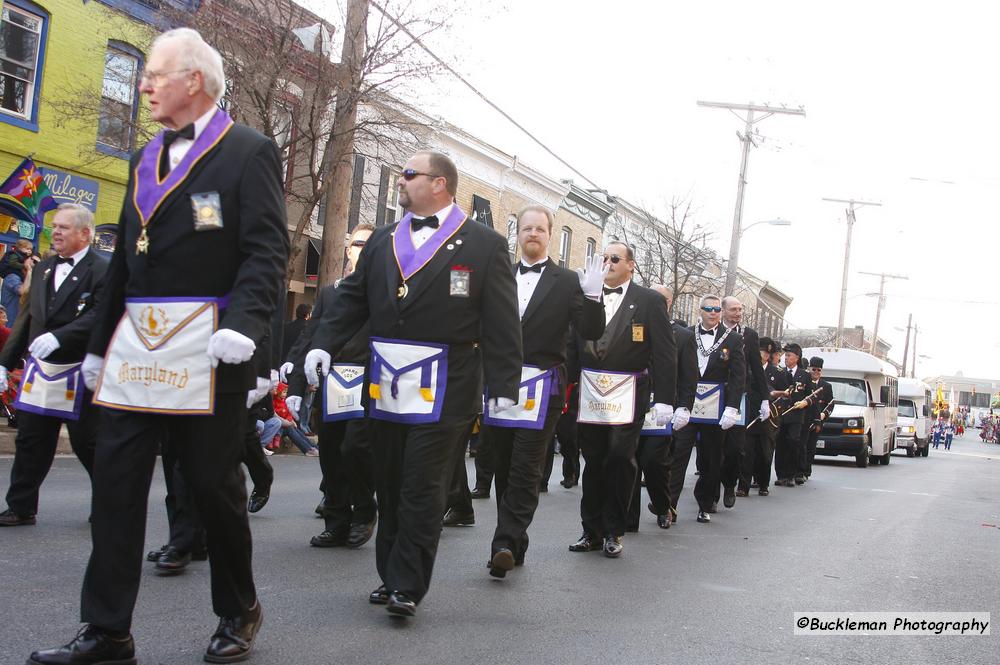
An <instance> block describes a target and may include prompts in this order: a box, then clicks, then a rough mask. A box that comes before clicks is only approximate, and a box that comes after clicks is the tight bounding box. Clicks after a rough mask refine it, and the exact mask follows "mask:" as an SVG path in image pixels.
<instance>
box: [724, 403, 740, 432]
mask: <svg viewBox="0 0 1000 665" xmlns="http://www.w3.org/2000/svg"><path fill="white" fill-rule="evenodd" d="M739 419H740V412H739V411H738V410H737V409H734V408H733V407H731V406H727V407H726V410H725V411H723V412H722V417H721V418H719V425H720V426H721V427H722V429H729V428H730V427H732V426H733V425H735V424H736V421H737V420H739Z"/></svg>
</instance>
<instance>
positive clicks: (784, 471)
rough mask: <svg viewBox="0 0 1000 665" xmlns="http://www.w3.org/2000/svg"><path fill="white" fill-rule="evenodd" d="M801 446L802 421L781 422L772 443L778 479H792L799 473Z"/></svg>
mask: <svg viewBox="0 0 1000 665" xmlns="http://www.w3.org/2000/svg"><path fill="white" fill-rule="evenodd" d="M801 448H802V422H801V421H793V422H782V423H781V428H780V429H779V430H778V438H777V440H776V441H775V444H774V472H775V475H777V476H778V480H792V479H793V478H795V476H797V475H799V461H800V459H801V454H800V452H799V451H800V450H801Z"/></svg>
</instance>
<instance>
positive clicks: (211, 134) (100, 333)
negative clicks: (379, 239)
mask: <svg viewBox="0 0 1000 665" xmlns="http://www.w3.org/2000/svg"><path fill="white" fill-rule="evenodd" d="M224 89H225V73H224V71H223V67H222V58H221V57H220V56H219V54H218V52H217V51H215V50H214V49H213V48H211V47H210V46H209V45H208V44H206V43H205V42H204V41H203V40H202V38H201V36H200V35H198V33H197V32H195V31H194V30H190V29H186V28H181V29H177V30H171V31H169V32H167V33H164V34H163V35H161V36H160V37H158V38H157V39H156V41H155V42H154V43H153V47H152V51H151V53H150V57H149V59H148V60H147V61H146V69H145V70H144V73H143V75H142V77H141V82H140V92H142V93H143V94H145V95H147V96H148V98H149V102H150V116H151V117H152V119H153V120H155V121H156V122H159V123H161V124H163V125H165V126H166V127H167V128H168V131H164V132H161V133H159V134H157V135H156V136H155V137H154V138H153V139H152V140H151V141H150V142H149V143H148V144H147V145H146V146H145V147H144V148H143V149H142V150H140V151H139V152H137V153H136V154H135V155H134V156H133V158H132V160H131V162H130V168H129V179H128V184H127V186H126V195H125V204H124V206H123V209H122V213H121V217H120V220H119V223H118V234H117V243H116V246H115V251H114V254H113V256H112V258H111V263H110V265H109V266H108V270H107V273H106V275H105V282H106V284H105V291H104V294H102V297H101V300H100V301H99V303H98V309H97V317H96V318H95V325H94V327H93V331H92V335H91V338H90V342H89V347H88V354H87V356H86V358H85V359H84V362H83V366H82V369H83V374H84V380H85V381H86V382H87V386H88V387H92V386H97V389H96V390H95V397H94V400H95V403H97V404H102V405H104V406H106V407H108V408H105V409H104V410H103V413H102V422H101V428H100V430H99V433H98V445H97V449H96V453H95V458H94V499H93V525H92V536H93V552H92V554H91V557H90V564H89V565H88V567H87V574H86V577H85V578H84V583H83V593H82V601H81V617H82V619H83V621H84V622H85V623H86V624H88V625H87V626H86V627H85V628H84V630H81V631H80V632H79V633H78V634H77V636H76V637H75V638H74V639H73V640H72V641H71V642H69V644H67V645H65V646H63V647H60V648H57V649H51V650H47V651H41V652H35V653H33V654H32V655H31V658H30V660H29V662H31V663H36V664H39V663H40V664H43V665H44V664H51V663H59V664H61V665H67V664H70V665H73V664H77V663H97V662H105V661H107V662H116V663H134V662H135V655H134V654H135V650H134V649H135V648H134V644H133V640H132V637H131V635H130V630H131V622H132V612H133V608H134V606H135V601H136V597H137V595H138V591H139V580H140V577H141V568H142V558H143V557H142V555H143V540H144V533H145V525H146V499H147V495H148V494H149V486H150V482H151V480H152V474H153V468H154V466H155V463H156V450H157V444H158V443H160V442H162V441H164V440H169V441H171V442H175V443H180V442H183V443H182V444H180V445H179V447H178V449H177V450H178V457H179V463H180V470H181V472H182V473H183V474H184V479H185V480H186V481H187V484H188V487H189V489H190V490H191V493H192V495H193V496H194V499H195V503H196V504H197V506H198V510H199V512H200V514H201V518H202V522H203V523H204V525H205V530H206V534H207V540H208V552H209V560H210V562H211V580H212V606H213V609H214V611H215V613H216V614H217V615H219V617H220V622H219V626H218V629H217V630H216V632H215V634H214V635H212V638H211V640H210V642H209V645H208V649H207V651H206V653H205V655H204V658H205V660H207V661H209V662H233V661H236V660H240V659H243V658H246V657H247V656H248V655H249V652H250V650H251V649H252V647H253V642H254V638H255V637H256V634H257V629H258V628H259V626H260V621H261V616H262V611H261V603H260V601H259V600H258V598H257V593H256V589H255V588H254V582H253V572H252V569H251V549H252V548H251V537H250V526H249V523H248V521H247V513H246V500H247V496H246V488H245V485H244V482H245V481H244V478H243V473H242V471H241V469H240V461H241V459H242V456H243V432H244V427H245V426H246V414H247V405H246V401H247V393H248V391H249V390H250V389H251V388H253V387H254V386H255V380H254V378H255V377H254V373H255V372H254V366H253V364H252V363H251V362H249V361H250V360H251V358H252V356H253V353H254V351H255V349H256V347H257V344H259V343H260V340H261V339H263V337H264V335H265V333H266V332H267V330H268V329H269V326H270V324H271V319H272V317H273V315H274V310H275V305H276V303H277V302H278V279H279V276H280V275H284V274H285V271H286V263H287V257H288V228H287V222H286V215H285V201H284V190H283V187H282V176H281V158H280V156H279V154H278V148H277V146H276V145H275V144H274V142H273V141H270V140H268V139H267V138H265V137H264V136H263V135H261V134H260V133H258V132H256V131H254V130H252V129H250V128H248V127H245V126H242V125H237V124H235V123H233V121H232V120H231V119H230V118H229V116H228V115H227V114H226V113H225V112H224V111H222V110H221V109H219V108H218V107H217V106H216V104H217V102H218V100H219V99H220V98H221V97H222V94H223V92H224ZM192 268H197V269H192ZM168 312H169V313H170V314H169V315H168V314H167V313H168ZM116 329H117V331H118V334H116ZM168 330H169V331H170V332H169V333H166V332H165V331H168ZM163 337H167V339H165V340H164V339H161V338H163ZM112 338H114V339H112ZM150 340H154V342H150ZM149 344H155V348H156V352H155V359H154V358H152V357H150V356H151V355H152V352H151V351H150V350H149V346H148V345H149ZM105 361H106V362H105ZM154 362H155V363H156V365H155V367H156V368H157V369H156V370H155V372H154V370H153V367H154ZM105 364H106V365H107V367H106V371H104V370H105V367H104V366H105ZM213 373H214V376H213ZM143 377H146V378H147V379H149V381H148V385H147V381H144V380H143ZM98 384H99V385H98ZM179 391H180V392H179ZM194 414H200V415H194Z"/></svg>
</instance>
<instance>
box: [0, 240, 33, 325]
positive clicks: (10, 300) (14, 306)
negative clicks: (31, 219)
mask: <svg viewBox="0 0 1000 665" xmlns="http://www.w3.org/2000/svg"><path fill="white" fill-rule="evenodd" d="M34 249H35V248H34V245H32V244H31V241H30V240H25V239H24V238H20V239H18V241H17V242H16V243H14V247H13V248H11V249H9V250H7V252H6V253H5V254H4V255H3V258H0V279H2V280H3V287H2V289H0V305H3V306H4V308H5V309H6V310H7V317H8V319H9V320H10V322H11V323H12V324H13V322H14V321H16V320H17V313H18V311H19V309H20V300H21V285H22V284H25V283H26V282H27V277H26V276H25V270H26V269H30V267H31V266H32V265H33V264H34V263H36V262H37V261H38V258H37V257H35V256H32V254H33V252H34Z"/></svg>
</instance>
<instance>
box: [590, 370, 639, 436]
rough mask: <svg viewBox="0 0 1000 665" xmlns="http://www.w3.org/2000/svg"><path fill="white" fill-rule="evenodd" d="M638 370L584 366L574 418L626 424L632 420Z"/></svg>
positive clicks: (595, 422)
mask: <svg viewBox="0 0 1000 665" xmlns="http://www.w3.org/2000/svg"><path fill="white" fill-rule="evenodd" d="M638 377H639V374H635V373H632V372H610V371H607V370H595V369H583V370H581V372H580V410H579V413H578V415H577V418H576V422H578V423H585V424H588V425H629V424H631V423H632V421H633V420H635V390H636V379H637V378H638Z"/></svg>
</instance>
